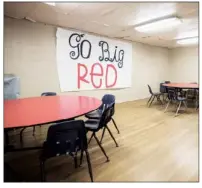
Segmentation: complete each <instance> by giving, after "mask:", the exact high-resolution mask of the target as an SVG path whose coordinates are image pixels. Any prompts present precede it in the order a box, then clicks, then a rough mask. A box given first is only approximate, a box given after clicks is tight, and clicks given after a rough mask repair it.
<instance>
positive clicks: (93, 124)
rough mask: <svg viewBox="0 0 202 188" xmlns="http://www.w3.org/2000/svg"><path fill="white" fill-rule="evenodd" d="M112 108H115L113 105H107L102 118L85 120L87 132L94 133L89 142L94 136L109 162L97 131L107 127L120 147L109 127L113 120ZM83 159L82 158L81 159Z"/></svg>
mask: <svg viewBox="0 0 202 188" xmlns="http://www.w3.org/2000/svg"><path fill="white" fill-rule="evenodd" d="M112 110H113V107H112V106H111V107H107V108H106V109H105V110H104V112H103V113H102V115H101V118H100V119H88V120H87V121H85V127H86V130H87V132H88V131H91V132H92V135H91V137H90V139H89V141H88V144H90V142H91V140H92V138H93V137H94V138H95V140H96V142H97V144H98V145H99V147H100V149H101V150H102V152H103V153H104V155H105V157H106V158H107V162H108V161H109V157H108V156H107V154H106V152H105V150H104V148H103V147H102V145H101V143H100V141H99V140H98V138H97V136H96V133H97V132H98V131H99V130H101V129H103V128H106V129H107V130H108V132H109V134H110V136H111V137H112V139H113V140H114V142H115V144H116V146H117V147H118V144H117V142H116V140H115V138H114V136H113V135H112V133H111V131H110V129H109V127H108V126H107V124H108V123H109V121H110V120H111V114H112ZM81 161H82V160H81Z"/></svg>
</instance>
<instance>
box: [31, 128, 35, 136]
mask: <svg viewBox="0 0 202 188" xmlns="http://www.w3.org/2000/svg"><path fill="white" fill-rule="evenodd" d="M35 128H36V126H34V127H33V133H32V135H33V136H34V135H35Z"/></svg>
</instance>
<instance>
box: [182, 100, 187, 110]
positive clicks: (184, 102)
mask: <svg viewBox="0 0 202 188" xmlns="http://www.w3.org/2000/svg"><path fill="white" fill-rule="evenodd" d="M183 104H184V106H185V108H186V110H187V103H186V101H183Z"/></svg>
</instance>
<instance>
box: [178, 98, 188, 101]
mask: <svg viewBox="0 0 202 188" xmlns="http://www.w3.org/2000/svg"><path fill="white" fill-rule="evenodd" d="M177 100H178V101H185V100H186V98H185V97H178V98H177Z"/></svg>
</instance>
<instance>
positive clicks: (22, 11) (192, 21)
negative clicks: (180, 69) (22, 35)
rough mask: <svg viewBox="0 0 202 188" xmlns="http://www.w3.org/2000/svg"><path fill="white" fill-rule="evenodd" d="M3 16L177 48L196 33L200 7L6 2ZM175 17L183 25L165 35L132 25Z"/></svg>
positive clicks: (147, 3) (158, 4) (149, 4)
mask: <svg viewBox="0 0 202 188" xmlns="http://www.w3.org/2000/svg"><path fill="white" fill-rule="evenodd" d="M4 15H5V16H9V17H13V18H16V19H29V20H33V21H36V22H40V23H46V24H50V25H55V26H60V27H66V28H73V29H77V30H81V31H86V32H90V33H95V34H99V35H104V36H108V37H113V38H118V39H125V40H129V41H137V42H141V43H146V44H150V45H155V46H161V47H168V48H173V47H177V46H178V45H177V44H176V41H175V40H174V38H175V37H177V36H178V35H179V34H181V33H184V32H187V31H192V30H197V31H198V23H199V18H198V17H199V4H198V3H193V2H192V3H188V2H186V3H182V2H178V3H176V2H168V3H161V2H158V3H157V2H156V3H155V2H152V3H151V2H142V3H140V2H130V3H123V2H119V3H84V2H83V3H56V6H50V5H47V4H44V3H40V2H33V3H31V2H24V3H22V2H20V3H19V2H5V3H4ZM172 15H173V16H177V17H179V18H180V19H182V24H180V25H179V26H178V27H177V28H174V29H171V30H169V31H166V32H158V33H153V34H145V33H140V32H138V31H135V30H134V26H135V25H137V24H141V23H143V22H147V21H150V20H153V19H157V18H160V17H165V16H172Z"/></svg>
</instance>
